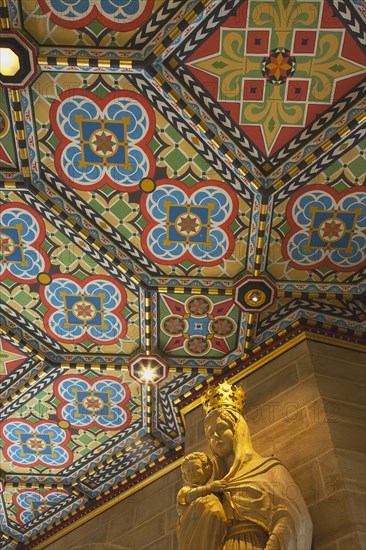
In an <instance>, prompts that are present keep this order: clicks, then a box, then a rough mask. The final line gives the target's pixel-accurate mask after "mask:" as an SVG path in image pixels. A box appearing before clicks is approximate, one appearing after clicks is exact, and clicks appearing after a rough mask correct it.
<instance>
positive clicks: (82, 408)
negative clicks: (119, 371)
mask: <svg viewBox="0 0 366 550" xmlns="http://www.w3.org/2000/svg"><path fill="white" fill-rule="evenodd" d="M54 392H55V395H57V397H58V398H59V399H60V401H61V405H60V406H59V407H58V409H57V414H58V417H59V418H63V419H64V420H65V421H66V422H68V423H69V424H70V426H72V427H73V428H79V427H83V428H87V427H88V428H89V427H91V426H97V427H99V428H101V429H103V430H105V429H108V430H120V429H122V428H124V427H125V426H127V425H128V424H129V423H130V421H131V413H130V411H129V409H128V408H127V407H126V404H127V403H128V401H129V399H130V396H131V392H130V389H129V387H128V386H127V384H124V383H121V381H120V380H118V378H113V377H107V376H101V377H98V378H95V379H94V380H93V381H90V380H88V379H87V378H85V377H84V376H73V375H70V376H64V377H62V378H60V379H59V380H58V381H57V383H56V384H55V386H54Z"/></svg>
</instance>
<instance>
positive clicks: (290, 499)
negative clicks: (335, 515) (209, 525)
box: [206, 458, 312, 550]
mask: <svg viewBox="0 0 366 550" xmlns="http://www.w3.org/2000/svg"><path fill="white" fill-rule="evenodd" d="M251 462H252V461H249V462H248V463H246V464H245V465H243V464H242V465H241V468H239V469H238V470H237V472H236V473H233V474H232V475H231V476H230V473H229V474H228V475H227V476H226V477H225V479H226V480H227V483H228V485H227V488H226V490H225V493H224V499H223V508H224V511H225V515H226V518H227V522H228V532H227V535H226V543H225V544H224V546H223V548H224V550H232V549H234V548H235V550H249V549H250V550H257V549H258V550H260V549H262V548H265V546H266V540H267V539H268V537H269V535H270V534H271V533H272V532H275V533H276V535H277V538H278V541H279V543H280V546H281V550H310V547H311V538H312V523H311V519H310V516H309V512H308V509H307V507H306V504H305V502H304V499H303V497H302V496H301V493H300V490H299V488H298V486H297V485H296V484H295V482H294V480H293V478H292V477H291V475H290V473H289V472H288V470H287V469H286V468H285V467H284V466H283V465H282V464H281V463H280V462H279V461H278V460H276V459H273V458H267V459H265V458H263V459H260V460H256V461H255V462H254V463H252V465H251ZM244 466H245V468H244ZM251 522H252V525H253V524H254V530H253V532H252V533H250V524H251ZM261 533H262V535H261ZM263 535H264V536H263ZM206 548H207V549H208V548H209V545H206Z"/></svg>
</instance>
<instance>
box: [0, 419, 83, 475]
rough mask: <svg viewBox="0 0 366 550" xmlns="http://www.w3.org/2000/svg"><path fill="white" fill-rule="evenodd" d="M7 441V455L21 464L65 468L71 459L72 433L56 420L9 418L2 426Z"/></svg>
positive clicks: (12, 460) (5, 448)
mask: <svg viewBox="0 0 366 550" xmlns="http://www.w3.org/2000/svg"><path fill="white" fill-rule="evenodd" d="M1 433H2V437H3V439H4V441H5V446H4V449H3V453H4V456H5V458H6V459H7V460H9V461H10V462H13V463H14V464H16V465H17V466H26V467H29V466H37V465H39V464H41V465H42V466H46V467H48V468H49V467H52V468H61V467H63V466H66V465H68V464H70V463H71V461H72V452H71V451H70V449H69V448H68V447H67V443H68V442H69V440H70V433H69V432H68V431H66V430H64V429H62V428H60V427H59V426H58V425H57V424H56V422H51V421H48V422H44V421H41V422H37V423H35V424H32V423H31V422H28V421H27V420H7V421H5V422H3V424H2V428H1Z"/></svg>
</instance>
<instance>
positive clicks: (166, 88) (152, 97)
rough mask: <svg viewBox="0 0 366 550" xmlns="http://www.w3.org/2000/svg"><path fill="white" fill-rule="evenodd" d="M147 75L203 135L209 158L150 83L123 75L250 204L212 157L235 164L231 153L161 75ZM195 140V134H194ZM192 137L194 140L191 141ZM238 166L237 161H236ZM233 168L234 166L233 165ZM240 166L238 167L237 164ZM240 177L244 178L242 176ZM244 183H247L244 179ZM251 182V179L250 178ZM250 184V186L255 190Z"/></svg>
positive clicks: (152, 70)
mask: <svg viewBox="0 0 366 550" xmlns="http://www.w3.org/2000/svg"><path fill="white" fill-rule="evenodd" d="M148 72H149V74H150V76H151V77H152V78H153V79H154V81H155V82H156V83H157V85H158V87H159V89H161V90H162V92H165V93H166V94H168V95H169V97H170V99H171V100H173V102H174V103H175V104H176V105H177V107H178V108H179V109H180V110H183V112H184V114H185V115H186V116H187V117H188V118H189V120H190V121H191V123H192V125H194V126H197V128H198V129H199V130H200V131H201V132H202V133H204V135H205V137H207V139H208V140H209V141H210V142H211V143H212V144H213V147H214V152H215V154H213V152H212V150H211V148H209V147H208V146H207V145H206V143H204V142H203V141H202V139H199V141H198V143H197V135H196V133H193V132H192V128H190V127H189V126H187V124H186V122H184V121H183V120H182V119H181V118H180V117H179V115H178V114H177V112H175V111H174V110H172V108H171V105H169V103H167V102H166V101H165V99H163V96H161V97H160V98H159V97H158V96H157V94H156V91H155V89H154V88H152V87H151V85H150V83H148V82H147V81H146V80H145V79H144V80H143V79H142V78H141V77H140V76H136V75H126V78H127V79H128V80H130V81H131V82H132V84H134V86H135V87H136V88H138V89H140V91H141V92H142V93H143V94H145V95H146V97H147V98H148V99H149V101H150V102H151V103H152V104H153V105H154V107H155V108H156V109H157V110H158V111H160V112H161V113H162V114H163V116H165V117H166V118H167V119H168V120H169V122H170V123H172V124H174V125H175V127H176V128H177V130H178V131H179V133H180V134H181V135H182V136H183V137H184V138H185V139H187V141H188V142H189V143H190V144H192V146H193V147H194V148H195V149H196V150H197V151H198V152H199V153H200V154H201V155H202V156H203V157H204V158H205V160H207V162H208V163H209V165H211V166H213V168H214V169H215V170H216V171H217V172H219V173H220V174H221V175H222V177H223V178H224V181H227V182H228V183H230V185H232V187H233V188H234V189H235V190H236V191H237V192H238V193H239V194H240V195H241V196H242V198H243V199H244V200H247V201H250V200H251V190H250V189H249V188H248V187H246V186H245V185H244V183H243V182H242V181H241V180H239V179H238V177H237V176H236V174H235V172H234V171H233V170H231V169H230V167H229V166H227V165H226V163H225V164H224V163H223V162H222V161H221V160H220V158H219V156H218V155H216V150H217V151H219V152H220V153H222V154H223V155H225V156H226V158H227V159H228V160H230V161H231V159H232V160H233V161H235V158H234V155H233V154H232V152H231V151H229V149H228V148H227V147H226V146H225V145H224V144H223V143H222V142H221V140H219V139H218V138H216V136H215V134H214V133H213V132H212V130H210V129H209V128H208V126H207V125H206V124H205V123H204V122H202V121H201V119H200V117H199V116H198V115H197V114H196V112H195V111H194V110H193V109H192V108H191V107H189V106H188V105H187V104H186V102H185V101H184V100H183V99H182V98H181V97H180V96H179V95H178V94H177V92H176V91H175V90H174V89H173V88H172V87H171V86H170V84H169V83H168V82H166V81H165V80H164V78H163V77H162V75H161V74H160V73H158V71H157V70H156V69H155V68H152V67H150V68H149V69H148ZM198 136H199V134H198ZM192 137H193V138H194V139H193V140H192ZM238 163H239V161H238ZM233 164H234V162H233ZM239 164H240V166H242V165H241V163H239ZM242 168H243V171H245V173H247V170H246V168H245V167H244V166H242ZM243 175H244V174H243ZM247 180H248V182H249V181H250V180H249V179H248V178H247ZM253 181H254V178H253ZM256 185H258V187H259V184H254V183H253V186H254V187H256Z"/></svg>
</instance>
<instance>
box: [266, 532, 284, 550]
mask: <svg viewBox="0 0 366 550" xmlns="http://www.w3.org/2000/svg"><path fill="white" fill-rule="evenodd" d="M264 550H281V545H280V542H279V540H278V538H277V535H275V533H272V534H271V535H270V537H269V539H268V541H267V544H266V547H265V549H264Z"/></svg>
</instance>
